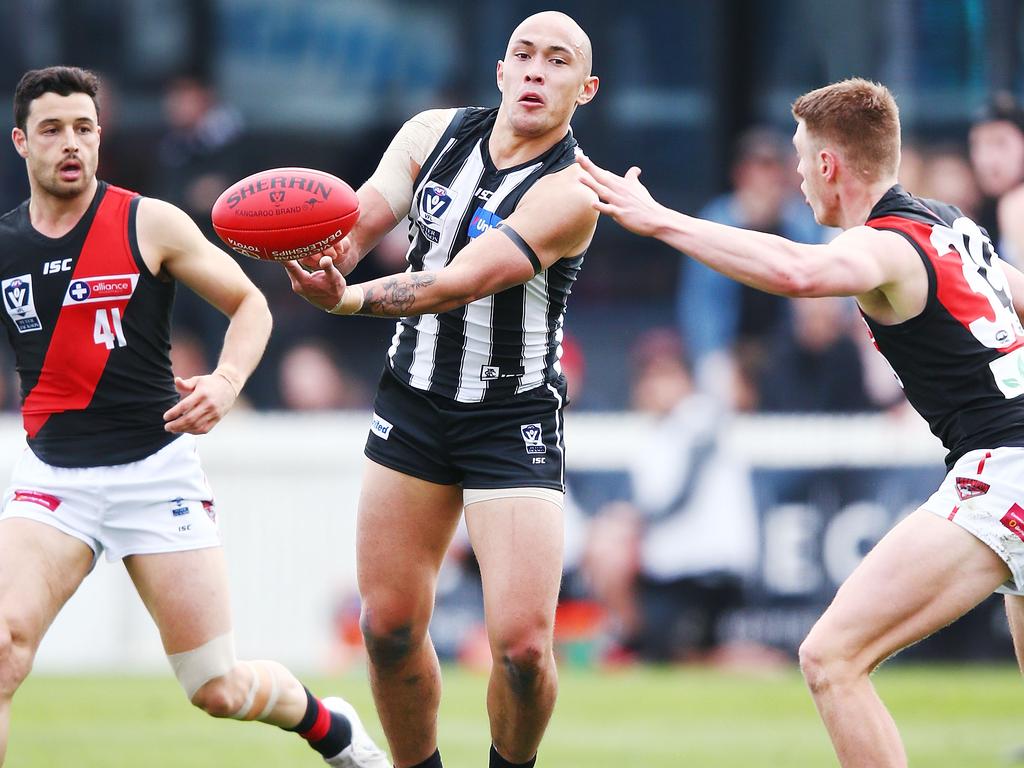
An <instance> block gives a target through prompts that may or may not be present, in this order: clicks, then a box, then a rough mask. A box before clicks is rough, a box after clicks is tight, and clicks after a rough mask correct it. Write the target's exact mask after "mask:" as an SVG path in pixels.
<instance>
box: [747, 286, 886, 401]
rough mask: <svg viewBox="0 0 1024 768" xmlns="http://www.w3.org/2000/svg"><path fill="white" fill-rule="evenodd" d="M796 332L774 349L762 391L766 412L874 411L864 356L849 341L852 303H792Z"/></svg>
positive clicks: (780, 338) (777, 341)
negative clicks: (862, 361) (866, 380)
mask: <svg viewBox="0 0 1024 768" xmlns="http://www.w3.org/2000/svg"><path fill="white" fill-rule="evenodd" d="M789 301H790V304H791V306H792V309H793V329H792V333H785V334H781V335H779V336H778V337H776V339H775V343H774V344H773V345H772V347H771V350H770V353H769V356H768V364H767V366H766V368H765V370H764V372H763V374H762V376H761V379H760V387H759V392H760V394H759V399H760V408H761V410H762V411H772V412H783V413H809V412H826V413H856V412H861V411H868V410H872V409H873V408H874V405H873V403H872V402H871V400H870V398H869V397H868V394H867V391H866V389H865V386H864V374H863V368H862V366H861V357H860V353H859V352H858V348H857V345H856V343H855V342H854V341H853V339H852V338H851V332H852V330H853V328H854V325H853V323H854V319H855V316H854V311H855V308H854V305H853V302H852V301H850V300H848V299H842V298H834V297H827V298H820V299H807V298H800V299H790V300H789Z"/></svg>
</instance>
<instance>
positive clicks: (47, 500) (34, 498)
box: [11, 490, 60, 512]
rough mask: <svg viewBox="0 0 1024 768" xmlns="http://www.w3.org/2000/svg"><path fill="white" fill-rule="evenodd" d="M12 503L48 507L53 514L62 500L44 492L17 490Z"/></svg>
mask: <svg viewBox="0 0 1024 768" xmlns="http://www.w3.org/2000/svg"><path fill="white" fill-rule="evenodd" d="M11 501H27V502H28V503H29V504H38V505H39V506H41V507H46V508H47V509H48V510H50V511H51V512H53V511H54V510H55V509H57V507H59V506H60V499H58V498H57V497H56V496H51V495H50V494H48V493H43V492H42V491H23V490H16V491H15V492H14V498H13V499H11Z"/></svg>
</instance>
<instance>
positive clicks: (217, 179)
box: [114, 76, 266, 378]
mask: <svg viewBox="0 0 1024 768" xmlns="http://www.w3.org/2000/svg"><path fill="white" fill-rule="evenodd" d="M163 114H164V120H165V121H166V124H167V128H166V131H165V133H164V135H163V136H162V137H161V138H160V140H159V143H158V144H157V147H156V152H155V158H154V159H155V169H154V175H155V178H154V179H153V181H152V183H151V184H150V185H149V187H150V188H149V189H147V190H145V191H146V193H147V194H150V195H152V196H153V197H158V198H160V199H162V200H166V201H168V202H170V203H174V204H175V205H177V206H179V207H180V208H182V209H183V210H184V211H185V212H186V213H188V214H189V216H191V217H192V219H193V220H194V221H195V222H196V224H198V225H199V227H200V228H201V229H202V230H203V231H204V233H205V234H206V235H207V237H209V238H210V239H211V240H212V241H213V242H215V243H219V242H220V239H219V238H218V237H217V235H216V234H215V233H214V232H213V227H212V224H211V223H210V209H211V208H212V207H213V203H214V202H215V201H216V199H217V197H218V195H220V193H221V192H222V191H223V190H224V189H225V188H226V187H227V186H228V185H229V184H231V183H232V182H233V181H235V180H237V178H238V177H239V176H240V175H242V174H241V172H240V170H239V169H240V158H239V142H240V140H241V137H242V133H243V128H244V126H243V123H242V118H241V115H240V114H239V113H238V112H237V111H236V110H235V109H233V108H231V107H230V106H228V105H226V104H223V103H221V102H220V101H219V99H218V98H217V95H216V93H215V92H214V90H213V88H212V87H211V86H210V85H209V84H207V83H205V82H203V81H202V80H200V79H198V78H196V77H192V76H183V77H178V78H176V79H174V80H172V81H171V82H170V83H169V84H168V85H167V89H166V90H165V92H164V94H163ZM114 181H115V183H116V180H114ZM246 266H248V265H246ZM246 271H247V272H250V270H249V269H247V270H246ZM249 276H250V277H251V278H252V279H253V280H254V282H256V283H257V285H260V282H259V280H258V279H257V278H260V277H263V278H265V277H266V274H265V272H264V273H263V274H262V275H261V274H260V271H259V270H258V269H252V270H251V272H250V274H249ZM260 287H261V288H262V287H263V286H262V285H261V286H260ZM174 325H175V327H176V328H184V329H187V330H188V331H190V332H191V333H192V334H194V335H195V336H197V337H198V338H199V340H200V341H201V342H202V344H203V345H204V346H206V347H207V348H208V349H209V348H211V347H213V346H214V345H215V344H219V343H220V338H221V337H222V335H223V333H224V328H225V326H226V320H225V319H224V317H223V316H222V315H221V314H220V313H219V312H217V311H216V310H215V309H214V308H213V307H211V306H210V305H209V304H208V303H207V302H205V301H203V300H201V299H200V298H199V297H197V296H195V295H194V294H193V293H192V292H191V291H185V290H182V291H178V293H177V297H176V299H175V304H174ZM263 368H265V366H261V367H260V368H258V369H257V371H256V373H255V374H254V377H255V378H260V377H262V376H264V375H265V373H264V372H263Z"/></svg>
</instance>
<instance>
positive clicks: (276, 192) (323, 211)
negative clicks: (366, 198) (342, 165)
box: [212, 168, 359, 261]
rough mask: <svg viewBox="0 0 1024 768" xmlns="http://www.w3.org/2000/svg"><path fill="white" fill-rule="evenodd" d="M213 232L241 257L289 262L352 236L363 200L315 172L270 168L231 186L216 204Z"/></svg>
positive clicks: (337, 181)
mask: <svg viewBox="0 0 1024 768" xmlns="http://www.w3.org/2000/svg"><path fill="white" fill-rule="evenodd" d="M212 218H213V228H214V229H215V230H216V232H217V234H218V235H220V239H221V240H223V241H224V242H225V243H227V244H228V246H229V247H230V248H231V249H233V250H235V251H237V252H238V253H241V254H244V255H245V256H250V257H252V258H254V259H264V260H266V261H290V260H292V259H301V258H302V257H303V256H310V255H312V254H315V253H319V252H320V251H322V250H323V249H324V248H326V247H328V246H329V245H333V244H334V243H336V242H338V241H339V240H341V238H343V237H344V236H345V235H347V234H348V233H349V231H350V230H351V229H352V227H353V226H355V223H356V219H358V218H359V198H358V197H356V193H355V190H353V189H352V187H350V186H349V185H348V184H346V183H345V182H344V181H342V180H341V179H339V178H338V177H337V176H332V175H331V174H329V173H324V172H323V171H316V170H313V169H312V168H271V169H270V170H267V171H260V172H259V173H254V174H253V175H252V176H246V177H245V178H244V179H242V180H241V181H238V182H236V183H234V184H232V185H231V186H230V187H228V188H227V189H226V190H224V192H222V193H221V196H220V197H218V198H217V202H216V203H214V204H213V212H212Z"/></svg>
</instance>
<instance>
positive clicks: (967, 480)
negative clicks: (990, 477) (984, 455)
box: [956, 477, 992, 501]
mask: <svg viewBox="0 0 1024 768" xmlns="http://www.w3.org/2000/svg"><path fill="white" fill-rule="evenodd" d="M991 487H992V486H990V485H989V484H988V483H983V482H982V481H981V480H975V479H974V478H973V477H958V478H957V479H956V492H957V495H958V496H959V497H960V501H967V500H968V499H973V498H974V497H975V496H984V495H985V494H986V493H988V489H989V488H991Z"/></svg>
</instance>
